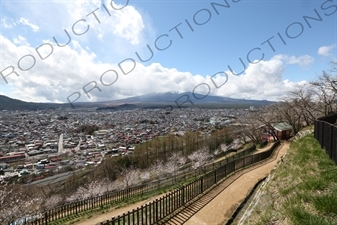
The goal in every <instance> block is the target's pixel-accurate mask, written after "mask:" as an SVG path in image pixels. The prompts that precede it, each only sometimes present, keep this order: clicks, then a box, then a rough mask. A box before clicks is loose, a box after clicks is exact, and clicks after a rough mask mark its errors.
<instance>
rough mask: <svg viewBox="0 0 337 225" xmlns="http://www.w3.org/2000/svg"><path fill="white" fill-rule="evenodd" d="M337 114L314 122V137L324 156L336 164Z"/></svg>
mask: <svg viewBox="0 0 337 225" xmlns="http://www.w3.org/2000/svg"><path fill="white" fill-rule="evenodd" d="M336 120H337V113H334V114H331V115H328V116H325V117H321V118H318V119H317V120H316V121H315V130H314V136H315V139H316V140H317V141H318V142H319V143H320V145H321V148H323V149H324V150H325V152H326V154H328V155H329V157H330V159H332V160H333V161H334V162H335V163H336V164H337V127H336V125H335V124H336Z"/></svg>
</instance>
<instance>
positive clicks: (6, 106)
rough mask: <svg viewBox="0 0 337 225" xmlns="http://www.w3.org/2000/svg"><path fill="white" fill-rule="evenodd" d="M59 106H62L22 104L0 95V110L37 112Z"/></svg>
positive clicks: (34, 103) (53, 104)
mask: <svg viewBox="0 0 337 225" xmlns="http://www.w3.org/2000/svg"><path fill="white" fill-rule="evenodd" d="M60 106H62V104H56V103H36V102H24V101H21V100H18V99H13V98H9V97H7V96H4V95H0V110H38V109H53V108H58V107H60Z"/></svg>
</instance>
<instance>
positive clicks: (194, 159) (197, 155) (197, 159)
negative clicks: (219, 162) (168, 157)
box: [187, 147, 212, 170]
mask: <svg viewBox="0 0 337 225" xmlns="http://www.w3.org/2000/svg"><path fill="white" fill-rule="evenodd" d="M187 158H188V159H189V160H190V161H191V164H192V168H193V169H195V170H196V169H198V168H201V167H203V166H204V165H205V164H206V163H207V162H208V161H209V160H210V159H211V158H212V155H211V154H210V153H209V151H208V149H207V148H205V147H204V148H201V149H199V150H198V151H195V152H193V153H192V154H190V155H189V156H188V157H187Z"/></svg>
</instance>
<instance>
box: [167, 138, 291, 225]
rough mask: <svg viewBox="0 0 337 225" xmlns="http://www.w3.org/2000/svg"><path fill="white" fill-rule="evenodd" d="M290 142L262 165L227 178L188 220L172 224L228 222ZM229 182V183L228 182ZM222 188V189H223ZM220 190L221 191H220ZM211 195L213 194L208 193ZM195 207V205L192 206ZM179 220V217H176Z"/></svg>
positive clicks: (193, 224)
mask: <svg viewBox="0 0 337 225" xmlns="http://www.w3.org/2000/svg"><path fill="white" fill-rule="evenodd" d="M288 148H289V143H284V144H283V145H282V146H280V147H279V148H278V152H277V155H275V156H274V157H273V158H271V159H269V160H268V161H267V162H266V163H264V164H263V165H262V166H261V164H260V165H256V166H254V167H251V168H248V169H245V170H243V171H241V172H239V173H237V174H235V175H234V176H232V177H230V178H229V179H227V180H225V181H224V182H223V183H221V184H220V185H219V186H218V187H216V188H215V189H213V190H212V191H211V192H214V193H215V194H216V197H214V198H213V199H212V200H211V201H210V202H209V203H208V204H207V205H205V206H204V207H203V208H202V209H199V211H197V212H196V213H195V214H193V215H192V216H191V217H190V218H189V219H188V220H187V221H186V222H185V221H180V222H183V223H176V222H172V223H171V224H185V225H218V224H224V223H225V222H227V221H228V220H229V219H230V218H231V216H232V215H233V213H234V212H235V210H236V208H237V207H238V205H239V204H240V203H241V202H242V201H243V200H244V199H245V197H246V196H247V195H248V194H249V193H250V192H251V190H252V189H253V187H254V185H255V184H256V183H257V182H258V181H259V180H261V179H263V178H265V177H266V176H268V174H270V172H271V171H272V170H273V169H274V167H275V166H276V165H277V163H278V162H279V161H280V159H281V157H282V156H283V155H284V154H285V153H286V152H287V150H288ZM226 183H227V184H226ZM221 189H222V190H221ZM219 190H220V191H219ZM208 195H209V196H210V195H211V193H210V194H208ZM191 207H193V205H192V206H191ZM175 219H176V220H177V218H176V217H175Z"/></svg>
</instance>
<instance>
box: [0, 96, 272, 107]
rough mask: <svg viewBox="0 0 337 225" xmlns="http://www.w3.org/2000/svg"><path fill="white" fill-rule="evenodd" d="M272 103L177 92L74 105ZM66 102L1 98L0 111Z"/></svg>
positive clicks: (228, 104)
mask: <svg viewBox="0 0 337 225" xmlns="http://www.w3.org/2000/svg"><path fill="white" fill-rule="evenodd" d="M271 103H273V102H271V101H267V100H247V99H234V98H228V97H222V96H210V95H208V96H205V95H202V94H196V93H191V92H184V93H177V92H166V93H151V94H145V95H139V96H135V97H129V98H124V99H119V100H110V101H102V102H78V103H77V102H74V103H73V104H74V107H75V108H81V107H86V108H87V107H97V109H98V110H103V109H115V110H118V109H130V108H137V107H141V108H156V107H162V106H167V105H170V106H172V107H191V106H198V107H212V108H214V107H215V108H219V107H249V106H262V105H268V104H271ZM70 107H71V105H70V104H68V103H36V102H25V101H21V100H18V99H13V98H9V97H7V96H4V95H0V110H41V109H57V108H70Z"/></svg>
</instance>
